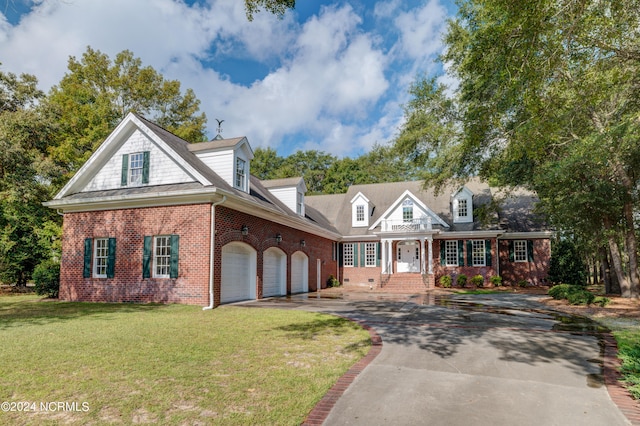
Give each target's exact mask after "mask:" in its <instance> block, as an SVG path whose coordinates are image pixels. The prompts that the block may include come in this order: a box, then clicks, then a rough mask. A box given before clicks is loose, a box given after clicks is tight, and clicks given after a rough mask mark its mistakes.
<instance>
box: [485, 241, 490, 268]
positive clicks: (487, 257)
mask: <svg viewBox="0 0 640 426" xmlns="http://www.w3.org/2000/svg"><path fill="white" fill-rule="evenodd" d="M491 260H492V259H491V240H484V261H485V263H486V265H487V266H491Z"/></svg>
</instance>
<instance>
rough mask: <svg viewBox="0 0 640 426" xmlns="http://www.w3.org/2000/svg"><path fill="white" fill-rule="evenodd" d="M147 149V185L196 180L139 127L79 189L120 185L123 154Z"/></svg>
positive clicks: (111, 187) (86, 189)
mask: <svg viewBox="0 0 640 426" xmlns="http://www.w3.org/2000/svg"><path fill="white" fill-rule="evenodd" d="M144 151H149V153H150V154H149V160H150V163H149V183H148V185H166V184H174V183H186V182H196V179H195V178H194V177H192V176H190V175H189V174H188V173H187V172H186V171H185V170H184V169H183V168H182V167H181V166H180V165H178V164H177V163H176V162H175V161H174V160H173V159H172V158H171V157H170V156H169V155H167V153H165V152H164V151H163V150H162V149H160V147H159V146H158V145H156V143H155V142H154V141H152V140H151V139H149V138H148V137H146V136H145V135H144V134H143V133H142V132H141V131H140V130H135V131H134V132H133V133H132V134H131V135H130V136H129V137H128V138H127V140H126V141H125V142H124V143H123V144H122V146H120V148H119V149H118V150H117V151H116V152H115V153H114V155H112V156H111V157H110V158H109V159H108V160H107V162H106V163H105V164H104V165H103V166H102V168H101V169H100V170H99V171H98V172H97V173H96V174H95V175H94V176H93V178H92V179H91V180H90V181H89V183H88V184H87V185H86V186H85V187H84V189H83V190H82V191H83V192H84V191H102V190H108V189H117V188H121V187H122V186H121V175H122V155H123V154H133V153H137V152H144Z"/></svg>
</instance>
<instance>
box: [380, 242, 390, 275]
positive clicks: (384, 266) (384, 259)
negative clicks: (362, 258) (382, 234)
mask: <svg viewBox="0 0 640 426" xmlns="http://www.w3.org/2000/svg"><path fill="white" fill-rule="evenodd" d="M380 250H382V256H381V258H380V261H381V262H382V265H381V266H382V273H383V274H388V272H387V240H380Z"/></svg>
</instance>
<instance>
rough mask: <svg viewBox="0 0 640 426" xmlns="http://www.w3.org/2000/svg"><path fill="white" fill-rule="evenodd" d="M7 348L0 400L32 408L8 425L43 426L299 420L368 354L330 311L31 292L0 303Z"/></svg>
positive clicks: (362, 335)
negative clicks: (72, 298) (44, 297)
mask: <svg viewBox="0 0 640 426" xmlns="http://www.w3.org/2000/svg"><path fill="white" fill-rule="evenodd" d="M0 342H1V344H0V402H9V403H13V404H12V405H9V408H10V409H19V408H20V405H19V404H18V403H21V402H28V403H29V405H28V406H27V408H28V409H29V410H31V409H33V408H36V412H28V413H27V412H24V411H22V412H19V411H4V410H5V409H6V408H7V405H6V404H4V405H3V410H2V411H0V424H38V425H41V424H60V423H64V424H88V423H93V424H107V423H122V424H131V423H145V422H148V423H162V424H216V423H218V424H300V423H301V422H302V420H304V418H305V416H306V415H307V413H308V412H309V411H310V410H311V409H312V408H313V407H314V405H315V404H316V402H317V401H319V400H320V398H322V396H323V395H324V394H325V392H326V391H327V390H328V389H329V388H330V387H331V386H332V385H333V384H334V383H335V381H336V380H337V379H338V378H339V377H340V376H341V375H342V374H343V373H344V372H345V371H347V370H348V369H349V367H350V366H351V365H353V363H354V362H356V361H357V360H358V359H360V358H361V357H362V356H364V355H365V354H366V353H367V352H368V350H369V347H370V338H369V334H368V332H366V331H364V330H362V329H361V328H360V327H359V326H357V325H355V324H354V323H352V322H350V321H347V320H344V319H341V318H336V317H332V316H329V315H323V314H316V313H309V312H300V311H289V310H272V309H259V308H255V309H249V308H241V307H222V308H217V309H215V310H213V311H202V310H201V308H199V307H194V306H184V305H132V304H99V303H68V302H53V301H40V299H39V298H38V297H35V296H4V297H0ZM50 402H65V403H69V406H67V407H64V408H65V409H61V408H60V407H58V406H57V405H51V404H48V405H46V407H48V408H53V409H52V410H51V411H48V412H47V411H41V405H40V404H41V403H45V404H47V403H50ZM73 403H75V405H73Z"/></svg>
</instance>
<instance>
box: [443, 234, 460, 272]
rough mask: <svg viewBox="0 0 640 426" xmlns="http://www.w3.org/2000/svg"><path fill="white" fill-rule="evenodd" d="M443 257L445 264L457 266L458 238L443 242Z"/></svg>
mask: <svg viewBox="0 0 640 426" xmlns="http://www.w3.org/2000/svg"><path fill="white" fill-rule="evenodd" d="M444 244H445V246H444V259H445V264H446V265H447V266H458V240H447V241H445V242H444Z"/></svg>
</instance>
